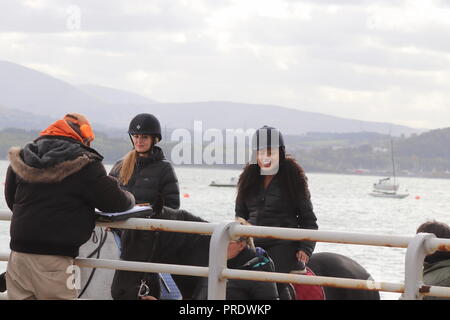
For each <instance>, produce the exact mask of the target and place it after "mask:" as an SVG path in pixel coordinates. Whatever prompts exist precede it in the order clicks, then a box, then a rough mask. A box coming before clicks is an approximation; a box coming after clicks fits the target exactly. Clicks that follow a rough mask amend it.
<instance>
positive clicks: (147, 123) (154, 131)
mask: <svg viewBox="0 0 450 320" xmlns="http://www.w3.org/2000/svg"><path fill="white" fill-rule="evenodd" d="M128 134H130V135H134V134H147V135H150V136H154V137H157V138H158V139H159V141H161V139H162V136H161V124H160V123H159V120H158V119H157V118H156V117H155V116H154V115H152V114H149V113H140V114H138V115H137V116H135V117H134V118H133V120H131V122H130V125H129V127H128Z"/></svg>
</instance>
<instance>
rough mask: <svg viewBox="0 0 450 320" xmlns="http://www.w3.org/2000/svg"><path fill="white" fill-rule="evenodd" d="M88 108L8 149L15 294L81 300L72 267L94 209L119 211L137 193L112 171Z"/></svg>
mask: <svg viewBox="0 0 450 320" xmlns="http://www.w3.org/2000/svg"><path fill="white" fill-rule="evenodd" d="M94 138H95V136H94V133H93V130H92V127H91V125H90V123H89V121H88V120H87V119H86V117H84V116H83V115H80V114H77V113H69V114H66V115H65V116H64V118H63V119H61V120H58V121H56V122H54V123H52V124H51V125H50V126H49V127H48V128H46V129H45V130H43V131H42V132H41V133H40V136H39V137H38V138H37V139H36V140H34V141H33V142H31V143H28V144H27V145H26V146H25V147H24V148H20V147H13V148H11V149H10V150H9V154H8V156H9V161H10V166H9V167H8V171H7V174H6V181H5V199H6V203H7V205H8V207H9V208H10V209H11V211H12V212H13V215H12V219H11V227H10V235H11V241H10V248H11V254H10V257H9V261H8V266H7V270H6V288H7V293H8V298H9V299H14V300H22V299H75V298H77V294H78V293H77V289H79V288H76V287H74V286H73V285H71V284H72V283H71V282H70V281H68V279H69V277H73V276H72V275H71V274H69V273H67V272H68V271H70V270H73V261H74V258H75V257H76V256H77V255H78V250H79V247H80V246H81V245H82V244H83V243H85V242H86V241H87V240H88V239H89V237H90V235H91V234H92V231H93V229H94V227H95V214H94V213H95V211H94V210H95V208H98V209H99V210H101V211H106V212H120V211H125V210H128V209H130V208H131V207H133V206H134V204H135V200H134V196H133V195H132V194H131V193H130V192H128V191H125V190H122V189H121V188H120V186H119V183H118V181H117V179H116V178H114V177H111V176H108V175H107V173H106V170H105V167H104V166H103V164H102V160H103V157H102V156H101V155H100V154H99V153H98V152H97V151H95V150H94V149H92V148H90V144H91V142H92V141H93V140H94Z"/></svg>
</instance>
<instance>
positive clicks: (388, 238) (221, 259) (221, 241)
mask: <svg viewBox="0 0 450 320" xmlns="http://www.w3.org/2000/svg"><path fill="white" fill-rule="evenodd" d="M10 219H11V212H9V211H6V210H0V220H6V221H7V220H10ZM97 226H101V227H106V226H109V227H113V228H122V229H135V230H160V231H171V232H185V233H200V234H210V235H212V237H211V244H210V252H209V267H197V266H184V265H170V264H158V263H149V262H135V261H122V260H106V259H90V258H80V257H79V258H76V259H75V263H76V264H77V265H78V266H80V267H90V268H109V269H120V270H129V271H138V272H166V273H171V274H182V275H191V276H199V277H208V299H225V291H226V279H249V280H258V281H271V282H289V283H299V284H310V285H321V286H333V287H339V288H354V289H362V290H371V291H386V292H396V293H402V298H403V299H421V298H422V297H423V296H425V295H431V296H438V297H450V288H448V287H438V286H428V285H425V284H424V283H423V282H422V266H423V262H424V258H425V256H426V255H427V254H431V253H433V252H434V251H436V250H438V249H439V250H448V251H450V239H438V238H436V237H435V236H434V235H432V234H417V235H415V236H414V237H404V236H392V235H373V234H364V233H351V232H332V231H318V230H306V229H290V228H274V227H261V226H243V225H240V224H239V223H236V222H230V223H204V222H187V221H172V220H159V219H142V218H130V219H128V220H126V221H121V222H111V223H106V222H98V223H97ZM236 236H252V237H260V238H278V239H286V240H312V241H317V242H330V243H341V244H357V245H369V246H387V247H397V248H406V249H407V250H406V259H405V281H404V283H390V282H378V281H373V280H355V279H346V278H334V277H321V276H304V275H297V274H288V273H275V272H261V271H245V270H236V269H228V268H227V267H226V261H227V257H226V255H227V250H226V249H227V246H228V242H229V241H230V239H231V238H234V237H236ZM8 256H9V253H0V261H7V260H8Z"/></svg>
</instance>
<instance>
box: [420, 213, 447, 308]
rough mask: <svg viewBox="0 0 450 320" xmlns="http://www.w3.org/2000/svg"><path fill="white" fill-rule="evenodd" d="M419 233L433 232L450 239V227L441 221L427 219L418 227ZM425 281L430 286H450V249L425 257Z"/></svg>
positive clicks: (426, 298) (428, 297)
mask: <svg viewBox="0 0 450 320" xmlns="http://www.w3.org/2000/svg"><path fill="white" fill-rule="evenodd" d="M417 233H432V234H434V235H435V236H436V237H437V238H441V239H450V227H449V226H448V225H447V224H446V223H444V222H439V221H427V222H425V223H423V224H421V225H420V226H419V227H418V228H417ZM423 282H424V283H425V284H426V285H430V286H439V287H450V251H436V252H434V253H432V254H430V255H428V256H426V257H425V261H424V264H423ZM424 300H450V298H442V297H433V296H425V297H424Z"/></svg>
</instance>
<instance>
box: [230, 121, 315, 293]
mask: <svg viewBox="0 0 450 320" xmlns="http://www.w3.org/2000/svg"><path fill="white" fill-rule="evenodd" d="M252 144H253V159H252V161H251V162H250V163H249V164H247V165H246V166H245V168H244V171H243V172H242V174H241V175H240V177H239V182H238V193H237V198H236V207H235V213H236V216H237V217H241V218H243V219H245V220H247V221H248V222H249V223H250V224H252V225H258V226H270V227H285V228H302V229H318V225H317V222H316V221H317V218H316V216H315V214H314V211H313V206H312V203H311V194H310V192H309V188H308V179H307V178H306V175H305V172H304V170H303V168H302V167H301V166H300V164H298V162H297V161H296V160H295V159H294V158H291V157H289V156H287V155H286V151H285V145H284V139H283V136H282V134H281V132H280V131H279V130H278V129H276V128H273V127H268V126H264V127H262V128H260V129H258V130H257V131H256V133H255V135H254V137H253V141H252ZM255 245H256V246H259V247H262V248H264V249H265V250H266V251H267V252H268V254H269V256H270V257H271V258H272V259H273V261H274V263H275V270H276V272H290V271H292V270H296V269H298V266H299V262H302V263H305V264H306V263H307V262H308V260H309V257H310V256H311V254H312V252H313V251H314V248H315V242H313V241H290V240H279V239H258V238H256V239H255ZM277 287H278V290H279V295H280V298H288V296H287V293H286V288H287V285H286V284H282V283H278V284H277Z"/></svg>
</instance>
